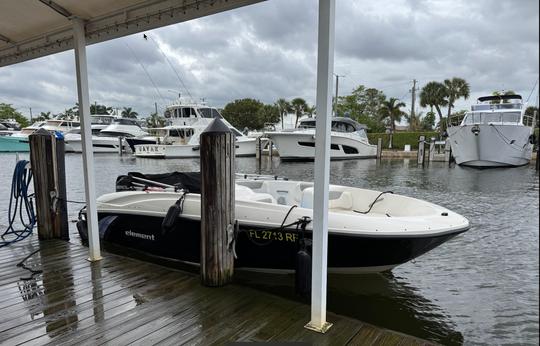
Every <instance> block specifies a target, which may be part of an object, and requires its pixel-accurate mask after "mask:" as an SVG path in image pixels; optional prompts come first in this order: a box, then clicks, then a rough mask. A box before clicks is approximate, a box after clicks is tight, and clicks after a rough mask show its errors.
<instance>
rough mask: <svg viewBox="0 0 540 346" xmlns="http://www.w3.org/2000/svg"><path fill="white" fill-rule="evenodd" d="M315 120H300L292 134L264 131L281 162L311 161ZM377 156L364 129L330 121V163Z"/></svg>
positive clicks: (347, 121) (344, 120)
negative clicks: (331, 161)
mask: <svg viewBox="0 0 540 346" xmlns="http://www.w3.org/2000/svg"><path fill="white" fill-rule="evenodd" d="M315 121H316V120H315V118H307V119H302V120H300V122H299V125H298V128H296V129H293V130H281V131H268V132H265V135H266V136H268V137H269V138H271V139H272V142H273V144H274V145H275V146H276V148H277V150H278V152H279V156H280V158H281V159H282V160H313V159H314V158H315V137H316V133H315V125H316V122H315ZM376 156H377V146H376V145H371V144H369V140H368V137H367V134H366V126H364V125H362V124H359V123H358V122H356V121H354V120H352V119H350V118H342V117H333V118H332V125H331V144H330V158H331V159H332V160H344V159H363V158H374V157H376Z"/></svg>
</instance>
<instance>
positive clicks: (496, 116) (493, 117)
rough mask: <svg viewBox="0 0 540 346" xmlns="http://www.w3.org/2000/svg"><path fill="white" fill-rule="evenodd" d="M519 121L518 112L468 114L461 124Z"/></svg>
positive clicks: (519, 114)
mask: <svg viewBox="0 0 540 346" xmlns="http://www.w3.org/2000/svg"><path fill="white" fill-rule="evenodd" d="M520 119H521V113H520V112H489V113H484V112H475V113H468V114H467V115H466V116H465V118H463V122H462V124H463V125H473V124H490V123H519V121H520Z"/></svg>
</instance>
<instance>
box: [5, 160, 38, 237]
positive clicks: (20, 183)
mask: <svg viewBox="0 0 540 346" xmlns="http://www.w3.org/2000/svg"><path fill="white" fill-rule="evenodd" d="M28 163H29V162H28V161H26V160H20V161H18V162H17V164H16V165H15V171H14V172H13V179H12V181H11V195H10V197H9V209H8V228H7V229H6V231H5V232H4V233H3V234H2V236H1V240H0V248H2V247H4V246H8V245H10V244H13V243H15V242H18V241H21V240H23V239H25V238H26V237H28V236H30V235H31V234H32V231H33V229H34V226H35V224H36V215H35V213H34V206H33V204H32V199H31V197H32V195H28V187H29V185H30V182H31V181H32V171H31V170H30V169H29V168H28V167H27V165H28ZM17 216H18V217H19V221H20V223H21V224H22V226H23V229H15V227H16V226H15V220H16V219H17Z"/></svg>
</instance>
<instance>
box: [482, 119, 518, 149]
mask: <svg viewBox="0 0 540 346" xmlns="http://www.w3.org/2000/svg"><path fill="white" fill-rule="evenodd" d="M489 126H491V127H493V128H494V129H495V131H496V132H497V134H498V135H499V137H501V139H502V140H503V142H505V143H506V144H508V145H511V146H513V147H514V148H516V149H517V150H521V149H523V148H521V147H519V146H518V145H515V144H514V142H513V141H512V140H510V138H508V137H506V136H505V135H504V134H503V133H502V132H501V131H499V129H498V128H497V126H495V125H493V124H489ZM525 145H526V144H525Z"/></svg>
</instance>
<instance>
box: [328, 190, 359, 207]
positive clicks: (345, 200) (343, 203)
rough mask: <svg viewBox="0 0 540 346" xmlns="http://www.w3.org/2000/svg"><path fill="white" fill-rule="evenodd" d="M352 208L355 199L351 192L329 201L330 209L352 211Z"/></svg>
mask: <svg viewBox="0 0 540 346" xmlns="http://www.w3.org/2000/svg"><path fill="white" fill-rule="evenodd" d="M352 207H353V197H352V193H350V192H349V191H343V192H342V193H341V195H340V196H339V197H338V198H336V199H331V200H329V201H328V209H344V210H351V209H352Z"/></svg>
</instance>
